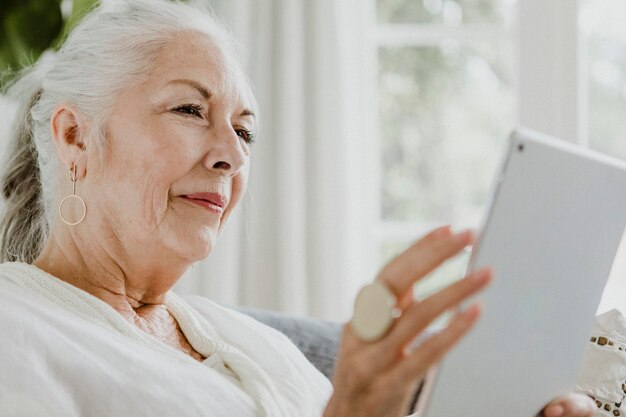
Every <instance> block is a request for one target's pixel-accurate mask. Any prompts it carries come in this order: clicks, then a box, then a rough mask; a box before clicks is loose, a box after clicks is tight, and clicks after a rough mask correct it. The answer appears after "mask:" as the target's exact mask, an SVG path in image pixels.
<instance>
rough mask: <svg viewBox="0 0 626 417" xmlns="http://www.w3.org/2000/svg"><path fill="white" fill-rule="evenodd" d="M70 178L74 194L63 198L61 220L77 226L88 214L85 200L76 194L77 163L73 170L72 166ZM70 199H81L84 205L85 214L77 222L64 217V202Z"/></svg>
mask: <svg viewBox="0 0 626 417" xmlns="http://www.w3.org/2000/svg"><path fill="white" fill-rule="evenodd" d="M72 165H74V164H72ZM70 180H71V181H72V194H71V195H68V196H67V197H65V198H64V199H63V200H61V203H60V204H59V216H60V217H61V220H62V221H63V223H65V224H67V225H68V226H76V225H77V224H79V223H80V222H82V221H83V219H84V218H85V215H86V214H87V206H86V205H85V201H84V200H83V199H82V198H80V197H79V196H77V195H76V181H77V179H76V165H74V166H73V170H72V168H70ZM69 199H77V200H78V201H80V204H81V205H82V207H83V214H82V215H81V216H80V219H78V221H76V222H70V221H68V220H67V219H66V218H65V217H63V212H62V208H63V203H65V202H66V201H67V200H69Z"/></svg>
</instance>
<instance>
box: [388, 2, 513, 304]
mask: <svg viewBox="0 0 626 417" xmlns="http://www.w3.org/2000/svg"><path fill="white" fill-rule="evenodd" d="M515 11H516V4H515V1H512V0H423V1H422V0H418V1H416V0H378V1H377V20H378V23H377V36H376V39H377V46H378V75H379V97H378V104H379V147H380V155H381V161H380V183H381V189H380V197H381V198H380V216H379V227H378V231H377V234H378V241H379V242H380V247H379V255H380V263H381V265H382V264H384V263H385V262H386V261H388V260H389V259H390V258H392V257H393V256H394V255H396V254H398V253H399V252H400V251H401V250H402V249H404V248H406V247H407V246H408V245H409V244H410V243H411V242H412V241H413V240H415V238H416V237H417V236H418V235H419V234H421V233H423V232H425V231H426V230H428V229H431V228H433V227H436V226H437V225H440V224H445V223H450V224H453V225H455V226H459V227H464V228H465V227H472V228H477V227H478V226H479V223H480V221H481V216H482V214H483V211H484V206H485V204H486V202H487V199H488V197H489V193H490V189H491V186H492V181H493V180H492V178H493V175H494V173H495V170H496V168H497V163H498V161H499V158H500V155H501V153H502V152H503V148H504V145H505V143H506V137H507V135H508V133H509V131H510V129H511V126H514V125H515V124H516V113H517V112H516V97H515V90H516V68H515V62H516V56H515V50H516V48H515V42H516V41H515V35H514V32H513V28H514V25H513V20H514V17H515ZM466 261H467V256H460V257H459V258H458V259H456V260H454V261H452V262H450V263H449V264H448V265H446V267H445V268H443V269H442V270H441V271H439V272H438V273H437V277H433V278H434V279H429V280H428V281H426V282H424V284H423V287H422V289H421V291H422V293H424V292H430V291H432V290H433V289H435V288H437V287H439V286H440V285H442V284H443V283H446V282H449V281H450V280H453V279H455V278H458V277H459V276H460V275H461V274H462V273H463V269H464V266H465V263H466Z"/></svg>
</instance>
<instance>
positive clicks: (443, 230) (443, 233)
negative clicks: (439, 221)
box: [433, 224, 450, 237]
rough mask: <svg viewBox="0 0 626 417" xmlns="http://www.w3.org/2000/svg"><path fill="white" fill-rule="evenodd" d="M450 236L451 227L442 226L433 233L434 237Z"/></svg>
mask: <svg viewBox="0 0 626 417" xmlns="http://www.w3.org/2000/svg"><path fill="white" fill-rule="evenodd" d="M449 234H450V225H449V224H446V225H445V226H441V227H439V228H437V229H435V231H434V232H433V236H434V237H444V236H447V235H449Z"/></svg>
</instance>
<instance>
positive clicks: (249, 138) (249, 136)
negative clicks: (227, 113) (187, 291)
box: [235, 127, 254, 145]
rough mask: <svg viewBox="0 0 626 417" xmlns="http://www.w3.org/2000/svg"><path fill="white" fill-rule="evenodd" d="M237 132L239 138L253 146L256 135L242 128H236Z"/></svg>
mask: <svg viewBox="0 0 626 417" xmlns="http://www.w3.org/2000/svg"><path fill="white" fill-rule="evenodd" d="M235 132H236V133H237V136H239V137H240V138H241V139H243V140H244V142H246V143H247V144H248V145H251V144H253V143H254V134H253V133H252V132H250V131H249V130H248V129H244V128H242V127H240V128H235Z"/></svg>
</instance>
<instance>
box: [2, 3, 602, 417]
mask: <svg viewBox="0 0 626 417" xmlns="http://www.w3.org/2000/svg"><path fill="white" fill-rule="evenodd" d="M232 51H233V46H232V44H231V41H230V40H229V38H228V36H226V35H225V32H224V31H223V30H222V29H220V28H219V27H218V25H217V24H216V23H215V21H214V20H213V19H212V18H211V16H210V15H209V14H207V13H205V12H203V11H201V10H196V9H194V8H192V7H190V6H187V5H183V4H175V3H170V2H165V1H160V0H158V1H157V0H151V1H148V0H132V1H131V0H127V1H125V2H118V3H117V4H115V5H114V6H111V8H110V9H98V10H95V11H93V12H91V13H90V14H89V15H88V16H87V17H86V18H85V19H84V20H83V22H82V23H81V24H80V25H79V26H78V27H77V28H76V29H75V30H74V31H73V33H72V34H71V35H70V36H69V38H68V39H67V41H66V42H65V44H64V45H63V47H62V48H61V50H60V51H59V53H58V54H57V56H56V57H55V59H54V61H53V62H50V61H45V60H44V62H42V63H40V64H38V65H36V66H35V67H33V68H31V69H30V70H28V71H27V72H26V73H25V74H23V76H22V77H21V78H20V79H19V80H18V81H17V82H16V83H15V84H14V85H13V86H12V87H11V89H10V91H9V93H10V94H11V95H13V96H14V97H16V98H17V99H19V100H21V101H22V103H23V106H22V108H21V110H20V113H19V114H18V120H17V122H16V124H15V131H14V137H13V145H12V146H13V148H12V150H11V153H10V158H9V162H8V165H7V167H6V171H5V174H4V178H3V184H2V190H3V194H4V197H5V200H6V201H5V214H4V217H3V223H2V229H1V230H2V252H1V256H2V259H3V260H4V261H5V263H3V264H2V265H1V266H0V288H1V290H0V305H1V306H2V314H1V315H0V328H2V332H3V335H2V339H0V351H1V352H2V354H1V355H0V375H1V376H2V382H1V386H0V414H1V415H7V416H30V417H32V416H66V417H67V416H91V417H95V416H122V415H124V416H127V415H132V416H136V417H139V416H156V415H159V416H225V417H226V416H228V417H232V416H241V417H244V416H259V415H261V416H272V417H294V416H311V417H312V416H322V415H323V416H327V417H340V416H367V417H374V416H381V417H382V416H400V415H402V413H403V411H405V410H406V408H407V404H408V401H409V400H410V396H411V394H412V393H413V390H414V389H415V386H416V382H417V381H418V380H419V378H420V377H421V376H422V375H423V374H424V373H425V371H426V370H427V369H428V368H429V367H430V366H432V365H433V364H435V363H436V362H437V361H438V360H439V359H440V358H441V356H442V355H443V354H444V353H445V352H446V351H447V350H448V349H450V348H451V347H452V346H454V345H455V343H456V342H457V341H458V340H459V339H460V338H461V337H462V336H463V335H464V334H465V333H466V332H467V331H468V330H469V329H470V328H471V326H472V324H473V323H474V322H475V321H476V320H477V318H478V315H479V309H478V308H477V307H476V306H472V307H470V308H468V309H466V310H465V311H463V312H461V313H459V314H458V315H457V316H456V317H455V318H454V319H453V320H452V322H451V323H450V324H449V326H448V327H447V329H446V330H444V331H442V332H441V333H439V334H437V335H436V336H432V337H430V338H429V339H428V340H426V341H425V342H424V343H423V344H421V345H420V346H419V347H417V348H416V349H415V350H407V349H405V348H406V347H407V345H408V344H409V343H410V342H411V341H412V340H413V339H414V338H415V337H416V336H417V335H418V333H419V332H421V331H422V330H423V329H424V328H425V327H426V326H427V324H428V323H429V322H430V321H431V320H433V319H434V318H435V317H437V316H438V315H439V314H440V313H442V312H443V311H445V310H447V309H450V308H453V307H455V306H457V305H458V304H459V303H460V302H461V301H463V300H464V299H466V298H467V297H468V296H470V295H472V294H475V293H476V292H477V291H480V290H481V289H482V288H483V287H485V286H486V285H487V284H488V282H489V280H490V275H491V273H490V272H489V270H482V271H478V272H476V273H474V274H472V275H471V276H469V277H468V278H467V279H465V280H462V281H460V282H458V283H456V284H454V285H452V286H450V287H448V288H446V289H444V290H442V291H441V292H439V293H437V294H435V295H433V296H431V297H430V298H428V299H426V300H424V301H422V302H420V303H419V304H417V303H413V302H412V296H411V287H412V284H413V283H414V282H415V281H416V280H417V279H420V278H421V277H423V276H425V275H426V274H428V273H429V272H430V271H432V270H433V269H434V268H436V267H437V266H438V265H439V264H441V263H442V262H443V261H445V260H446V259H448V258H450V257H452V256H454V255H455V254H457V253H458V252H459V251H460V250H461V249H462V248H464V247H465V246H467V245H469V244H471V243H472V235H471V233H469V232H462V233H459V234H453V233H452V232H451V231H450V229H449V228H447V227H444V228H440V229H437V230H435V231H433V232H431V233H430V234H428V235H427V236H426V237H424V238H422V239H421V240H419V241H418V242H417V243H415V244H414V245H413V246H411V247H410V248H408V249H407V250H406V251H405V252H404V253H403V254H401V255H400V256H398V257H397V258H396V259H394V260H393V261H392V262H391V263H389V264H388V265H387V266H386V267H384V268H383V269H382V271H381V272H380V274H379V276H378V279H377V282H378V284H377V286H373V287H374V288H378V290H382V291H383V293H386V294H387V295H389V296H392V297H393V298H392V299H395V300H399V301H398V303H397V307H398V308H399V309H400V310H401V311H402V315H401V317H400V318H398V319H396V320H395V321H394V322H393V324H392V325H391V326H390V325H388V324H384V325H382V326H381V327H379V328H377V329H372V328H371V327H368V323H367V321H366V322H365V324H364V325H363V324H361V325H360V326H361V327H362V328H361V329H360V330H358V327H359V325H355V323H356V322H355V321H353V322H352V324H350V323H348V324H346V325H345V326H344V330H343V334H342V343H341V348H340V353H339V358H338V365H337V368H336V372H335V376H334V380H333V384H332V385H331V383H330V382H329V381H328V380H327V379H325V377H324V376H323V375H322V374H321V373H319V372H318V371H317V370H316V369H315V368H314V367H313V366H312V365H311V364H310V363H309V362H307V360H306V359H305V358H304V356H303V355H302V354H301V353H300V352H299V351H298V349H297V348H296V347H295V346H294V345H293V344H291V343H290V342H289V341H288V339H287V338H286V337H285V336H283V335H282V334H280V333H278V332H277V331H275V330H272V329H270V328H268V327H266V326H264V325H262V324H260V323H258V322H256V321H254V320H253V319H251V318H249V317H247V316H244V315H242V314H239V313H237V312H234V311H232V310H230V309H227V308H224V307H222V306H219V305H217V304H215V303H213V302H211V301H210V300H208V299H204V298H200V297H191V298H187V299H183V298H181V297H179V296H177V295H175V294H174V293H172V292H171V288H172V287H173V285H174V284H175V283H176V282H177V281H178V279H179V278H180V277H181V276H182V275H183V273H184V272H185V271H186V270H187V269H188V268H189V267H190V266H191V264H192V263H193V262H195V261H198V260H201V259H203V258H205V257H206V256H207V255H208V254H209V253H210V252H211V250H212V248H213V246H214V245H215V244H216V242H217V238H218V236H219V234H220V231H221V230H222V228H223V226H224V224H225V222H226V220H227V219H228V217H229V216H230V215H231V213H232V212H233V210H234V209H235V206H236V205H237V203H238V202H239V201H240V199H241V197H242V195H243V193H244V191H245V189H246V182H247V179H248V172H249V163H250V154H251V148H252V144H253V142H254V140H255V130H256V113H257V111H256V109H255V101H254V97H253V96H252V92H251V89H250V86H249V84H248V82H247V79H246V77H245V75H244V74H243V73H242V71H241V69H240V65H239V64H238V62H237V59H236V58H235V57H234V55H233V52H232ZM374 298H376V297H374ZM355 319H356V317H355ZM368 332H371V333H370V334H368ZM592 412H593V405H592V403H591V401H590V400H589V399H588V398H586V397H584V396H578V395H573V394H572V395H570V396H566V397H563V398H560V399H557V400H555V401H554V403H552V404H551V405H550V406H548V407H547V408H546V409H545V411H544V413H545V414H546V415H548V416H559V415H566V416H590V415H592Z"/></svg>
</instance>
